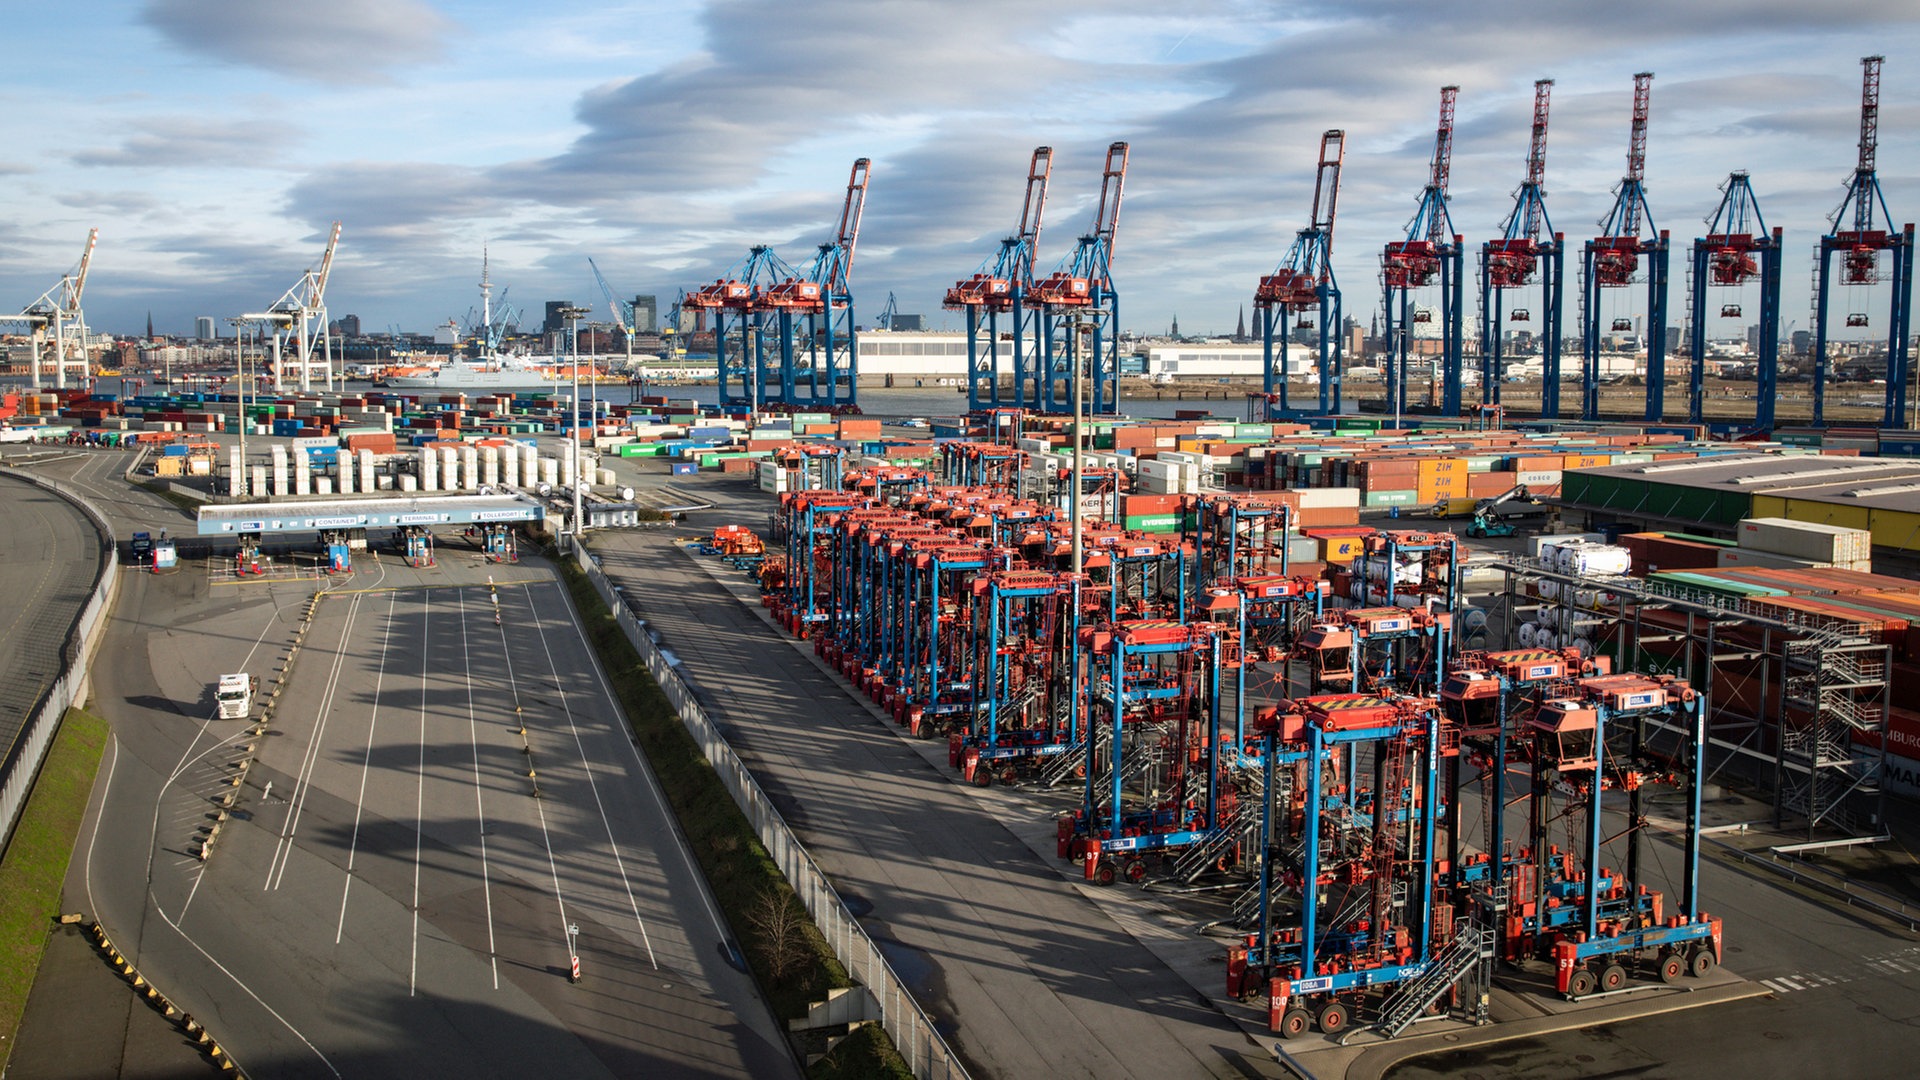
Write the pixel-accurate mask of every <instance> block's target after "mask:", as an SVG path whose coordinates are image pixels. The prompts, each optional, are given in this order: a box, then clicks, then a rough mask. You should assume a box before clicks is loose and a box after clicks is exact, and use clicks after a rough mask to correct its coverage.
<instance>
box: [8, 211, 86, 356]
mask: <svg viewBox="0 0 1920 1080" xmlns="http://www.w3.org/2000/svg"><path fill="white" fill-rule="evenodd" d="M99 239H100V230H99V229H88V230H87V244H86V247H84V248H82V249H81V251H80V262H79V264H78V265H76V266H75V268H74V269H72V270H70V271H68V272H67V273H66V274H65V275H64V276H63V277H61V279H60V281H59V283H58V284H56V285H54V286H53V287H52V288H50V289H48V290H47V291H46V292H43V293H41V294H40V298H39V299H38V300H35V301H34V302H33V303H31V304H28V305H27V306H26V307H25V308H24V309H22V310H21V312H20V313H19V314H18V315H0V323H7V322H18V323H25V324H27V331H28V334H29V336H30V339H31V345H30V348H31V349H32V352H31V353H30V354H29V355H30V356H31V359H30V360H29V361H28V371H29V374H30V375H31V381H32V385H33V388H34V389H35V390H38V389H40V369H41V368H42V367H43V366H44V365H45V363H46V361H45V360H44V359H43V356H44V354H45V352H46V344H47V327H49V326H51V327H53V385H54V387H55V388H57V389H62V390H64V389H66V386H67V368H69V367H78V368H79V371H80V380H81V382H82V383H84V382H85V381H86V377H87V370H88V369H87V346H86V339H85V337H84V336H83V337H82V338H81V340H80V342H79V347H80V356H79V359H77V360H73V359H69V358H68V353H69V351H70V350H69V349H68V345H67V327H68V326H70V325H71V326H75V327H78V328H79V329H80V331H81V333H82V334H83V335H84V334H85V332H86V326H87V320H86V315H85V314H84V313H83V312H82V311H81V310H80V298H81V297H82V296H83V295H84V294H85V293H86V291H87V271H88V269H89V268H91V266H92V265H93V248H94V245H95V244H96V243H98V242H99Z"/></svg>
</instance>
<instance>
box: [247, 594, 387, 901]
mask: <svg viewBox="0 0 1920 1080" xmlns="http://www.w3.org/2000/svg"><path fill="white" fill-rule="evenodd" d="M363 595H364V594H355V595H354V598H353V599H352V601H350V602H349V603H348V604H347V614H346V618H345V620H344V621H343V623H342V624H341V627H340V642H339V644H338V645H336V646H335V647H334V653H333V664H332V665H331V666H330V667H329V668H328V669H327V683H326V686H325V688H324V689H322V690H321V693H320V707H319V714H318V715H317V716H315V717H314V721H313V734H312V735H309V736H308V737H307V749H306V752H305V753H304V754H303V755H302V756H301V758H300V768H299V770H298V771H297V772H296V773H295V774H294V780H293V796H292V797H291V798H289V799H288V800H287V820H286V827H285V829H284V830H283V831H282V832H281V834H280V839H279V841H278V842H276V843H275V844H274V846H273V858H272V859H270V860H268V862H267V882H268V885H263V886H261V888H262V889H263V890H264V889H266V888H268V887H269V886H271V887H272V888H273V889H275V890H278V889H279V888H280V882H281V880H282V879H284V878H285V877H286V876H287V864H288V863H290V862H292V861H293V837H294V834H295V833H297V832H299V831H300V817H301V815H302V814H303V813H305V811H306V808H307V795H308V793H309V792H311V791H312V790H313V773H314V769H315V767H316V766H317V765H318V764H319V762H320V743H321V741H322V740H323V739H325V738H326V733H327V721H328V720H329V719H331V718H332V716H333V702H334V698H335V697H336V696H338V694H339V690H340V672H341V670H342V669H343V668H345V667H346V664H347V643H348V642H350V641H352V640H353V624H354V622H355V620H356V619H357V618H358V617H359V615H360V601H361V599H362V598H363ZM275 863H279V864H280V869H279V871H278V872H277V873H276V872H275V871H274V864H275Z"/></svg>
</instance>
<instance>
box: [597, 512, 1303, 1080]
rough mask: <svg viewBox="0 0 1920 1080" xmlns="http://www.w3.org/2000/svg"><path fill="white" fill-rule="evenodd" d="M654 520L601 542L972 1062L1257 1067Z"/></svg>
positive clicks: (985, 1071)
mask: <svg viewBox="0 0 1920 1080" xmlns="http://www.w3.org/2000/svg"><path fill="white" fill-rule="evenodd" d="M668 540H669V538H668V537H666V536H664V535H658V534H651V533H649V534H639V535H633V534H630V535H624V536H611V535H603V536H602V537H601V538H600V539H599V540H598V541H597V550H598V551H600V552H601V557H602V560H603V565H605V567H606V569H607V571H608V573H609V574H610V575H612V576H613V578H614V579H615V580H616V581H617V582H619V583H621V584H622V586H623V588H624V589H625V590H626V594H627V595H628V596H629V597H630V598H631V599H632V600H633V602H634V603H635V604H636V606H637V607H638V608H639V609H640V611H641V612H642V614H643V615H644V616H645V617H646V618H647V619H648V620H649V622H650V623H651V624H652V625H653V626H654V627H656V628H657V629H659V630H660V632H661V633H662V635H663V640H664V642H665V644H666V645H667V646H668V647H669V648H671V649H673V650H674V652H675V653H676V654H677V655H678V656H679V658H680V660H681V662H682V664H683V665H684V666H685V670H686V673H687V675H688V677H689V678H690V679H691V680H692V681H693V682H694V683H696V684H697V692H698V694H699V695H700V697H701V699H702V700H703V701H704V702H705V703H706V704H707V705H708V707H709V710H710V711H711V712H712V713H713V714H714V715H715V717H716V719H717V720H718V721H719V722H720V723H721V724H722V725H723V726H724V727H725V729H726V731H727V732H728V736H729V738H730V739H731V740H733V742H734V745H735V748H736V749H737V750H739V751H741V753H742V755H743V756H744V757H745V758H746V760H747V762H748V763H749V765H750V766H751V767H752V768H753V770H754V773H755V775H756V776H757V777H758V778H759V779H760V782H761V784H762V785H763V786H764V787H765V788H766V789H767V791H768V792H769V794H770V795H772V796H773V798H774V799H775V801H776V802H777V804H778V805H779V807H780V810H781V812H782V813H783V814H785V815H786V816H787V819H788V821H789V822H790V823H792V824H793V825H794V827H795V828H796V829H797V830H798V831H799V833H800V836H801V839H802V841H803V842H804V843H806V845H807V846H808V849H809V850H810V851H811V852H812V853H813V855H814V857H815V858H816V859H817V860H819V862H820V863H821V865H822V866H823V867H824V868H825V870H826V872H827V874H828V875H829V876H830V877H831V878H832V879H833V880H834V883H835V886H836V888H838V889H839V890H840V891H841V892H842V894H843V895H844V896H846V897H847V899H848V901H849V903H850V904H852V905H854V906H856V908H859V909H864V912H863V914H862V917H861V921H862V924H863V925H864V926H866V928H867V929H868V932H869V933H870V934H872V935H873V936H874V937H875V938H876V939H878V940H879V941H880V942H882V946H883V948H885V949H886V951H887V953H888V959H889V961H890V962H891V963H892V964H893V965H894V967H895V969H896V970H898V971H899V972H900V973H901V975H902V976H903V977H904V978H906V979H907V980H909V982H910V983H912V984H913V985H914V986H915V987H916V989H917V993H918V996H919V997H920V998H921V1001H922V1003H923V1004H924V1005H926V1006H927V1007H928V1009H929V1011H930V1012H931V1013H932V1014H933V1015H934V1016H935V1017H936V1019H937V1020H938V1021H939V1022H940V1023H941V1024H942V1026H943V1028H945V1029H946V1030H947V1031H948V1034H949V1041H950V1042H952V1043H953V1044H954V1046H955V1048H956V1050H958V1052H959V1053H960V1054H961V1055H962V1057H963V1058H964V1059H965V1060H966V1061H967V1064H968V1067H969V1069H970V1070H973V1071H974V1072H975V1073H976V1074H977V1075H980V1076H994V1077H1008V1078H1012V1077H1026V1076H1102V1077H1116V1076H1135V1077H1154V1078H1166V1077H1200V1076H1240V1075H1270V1074H1272V1070H1273V1068H1274V1066H1273V1065H1272V1063H1271V1061H1261V1060H1259V1058H1260V1051H1259V1049H1258V1048H1257V1047H1256V1046H1254V1045H1253V1044H1252V1043H1251V1042H1249V1040H1248V1039H1247V1038H1246V1036H1245V1035H1243V1034H1242V1033H1241V1032H1240V1031H1239V1030H1238V1029H1237V1028H1236V1027H1235V1026H1234V1025H1232V1024H1231V1023H1230V1022H1229V1021H1228V1020H1227V1019H1226V1018H1225V1017H1224V1016H1222V1015H1221V1014H1220V1013H1219V1012H1218V1011H1217V1010H1215V1009H1213V1008H1212V1007H1211V1006H1209V1005H1207V1004H1205V1003H1203V1002H1201V1001H1200V1000H1199V999H1198V996H1197V995H1196V994H1194V993H1193V992H1192V990H1191V989H1189V988H1187V986H1186V983H1185V982H1184V981H1183V980H1182V979H1181V978H1180V977H1179V976H1178V975H1177V974H1175V973H1174V972H1172V971H1171V970H1169V969H1168V968H1167V967H1166V966H1165V965H1164V964H1163V963H1161V962H1160V960H1158V959H1157V958H1156V957H1155V956H1154V955H1153V954H1152V953H1151V952H1149V951H1148V950H1147V949H1146V948H1145V947H1143V946H1142V945H1140V944H1139V943H1138V942H1137V941H1135V940H1134V939H1133V937H1131V936H1130V935H1129V934H1128V933H1127V932H1126V931H1125V930H1124V929H1122V928H1121V927H1120V926H1119V925H1118V924H1117V923H1115V922H1114V921H1113V920H1112V919H1111V918H1110V917H1109V916H1107V915H1106V914H1105V913H1103V912H1102V911H1101V910H1100V908H1098V907H1097V906H1095V905H1094V904H1092V903H1090V902H1088V900H1087V899H1086V898H1085V897H1083V896H1081V895H1080V894H1079V893H1078V891H1077V890H1076V888H1075V887H1074V886H1073V885H1072V884H1071V883H1069V882H1067V881H1066V880H1064V879H1063V878H1062V877H1061V876H1060V874H1059V873H1058V871H1057V870H1056V869H1055V868H1053V867H1050V866H1046V865H1044V864H1043V863H1042V862H1041V861H1040V860H1039V859H1037V858H1036V857H1035V856H1034V854H1033V853H1032V851H1031V850H1030V849H1029V848H1028V847H1027V846H1026V845H1025V844H1024V843H1023V842H1022V841H1021V840H1020V839H1019V838H1018V837H1016V836H1015V835H1014V834H1013V833H1012V832H1010V831H1009V830H1008V829H1007V828H1006V827H1005V826H1003V825H1002V824H1001V823H1000V822H999V821H998V820H996V819H995V817H994V812H993V810H992V809H991V808H990V807H989V806H988V805H986V804H983V802H982V799H981V795H980V793H978V792H976V791H975V790H973V789H970V788H964V787H961V786H960V785H957V784H955V783H953V782H952V781H950V780H949V779H948V777H947V776H946V775H944V774H942V773H941V772H939V771H938V770H936V769H935V768H933V767H932V766H929V765H928V764H927V763H926V761H925V760H924V759H922V758H921V757H920V756H919V755H917V754H916V753H914V752H913V750H912V749H911V748H910V747H908V746H907V745H905V744H904V743H903V742H902V741H901V740H900V738H899V737H898V736H897V735H896V734H895V733H894V732H893V731H892V730H891V729H890V728H887V727H884V726H882V725H881V724H880V723H879V722H878V721H876V720H875V719H873V718H872V717H871V715H870V714H869V713H868V712H867V711H866V710H865V709H864V708H863V707H862V706H861V705H860V704H859V703H858V702H856V701H854V700H853V699H852V698H850V697H849V696H848V695H847V694H846V693H845V692H843V691H842V690H841V689H840V688H839V687H838V686H837V685H836V684H835V683H834V682H833V681H832V680H831V679H830V678H828V677H827V676H826V675H825V674H824V673H823V672H821V670H820V669H819V668H818V667H816V666H815V665H814V664H813V663H812V662H811V659H810V658H809V657H808V656H807V655H805V654H803V653H802V652H801V651H799V650H796V649H794V648H792V647H791V645H790V644H788V643H786V642H783V641H780V640H779V639H777V638H776V637H775V636H774V634H773V631H771V630H770V629H769V628H768V627H767V626H766V624H764V623H763V622H762V621H761V620H760V619H759V617H758V616H757V614H756V613H755V612H754V611H753V610H751V609H749V608H746V607H744V606H742V605H740V604H739V603H737V602H736V601H735V600H734V599H733V598H732V597H731V596H730V595H729V594H728V593H727V592H726V591H725V590H724V589H723V588H721V587H720V586H719V585H718V584H717V583H716V582H714V581H713V580H712V579H711V578H710V577H709V576H708V575H707V574H706V573H705V572H704V571H703V570H702V569H701V568H699V567H698V566H697V565H695V563H694V562H693V560H691V559H689V558H687V556H685V555H684V554H682V553H681V552H679V551H678V550H676V549H674V548H673V547H671V546H670V544H669V543H668Z"/></svg>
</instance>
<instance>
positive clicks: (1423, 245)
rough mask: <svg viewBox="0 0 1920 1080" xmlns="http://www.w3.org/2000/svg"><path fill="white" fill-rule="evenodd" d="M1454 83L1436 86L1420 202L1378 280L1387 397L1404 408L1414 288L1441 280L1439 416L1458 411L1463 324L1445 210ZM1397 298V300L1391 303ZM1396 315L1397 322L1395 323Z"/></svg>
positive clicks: (1460, 279) (1455, 251)
mask: <svg viewBox="0 0 1920 1080" xmlns="http://www.w3.org/2000/svg"><path fill="white" fill-rule="evenodd" d="M1459 93H1460V88H1459V87H1457V86H1443V87H1441V88H1440V125H1439V128H1438V130H1437V131H1436V132H1435V134H1434V139H1433V164H1432V168H1431V170H1430V172H1429V174H1428V178H1427V186H1426V189H1425V190H1424V191H1422V192H1421V194H1420V207H1419V209H1417V210H1415V211H1414V214H1413V220H1412V221H1410V222H1408V223H1407V238H1406V239H1405V240H1395V241H1391V242H1390V243H1388V244H1387V247H1386V250H1385V252H1383V253H1382V255H1381V257H1380V284H1381V286H1382V291H1383V296H1384V302H1385V306H1386V314H1387V317H1386V324H1385V326H1386V338H1387V349H1388V352H1389V355H1388V360H1387V400H1388V401H1389V402H1390V403H1393V404H1395V405H1397V406H1398V407H1397V408H1396V409H1395V410H1394V411H1395V413H1396V415H1397V414H1399V413H1401V412H1404V411H1405V410H1406V404H1407V386H1406V379H1407V362H1408V359H1409V355H1408V354H1409V352H1410V351H1411V348H1412V338H1413V325H1412V324H1413V323H1414V322H1417V321H1418V318H1417V316H1416V315H1415V313H1414V311H1413V291H1414V290H1415V289H1421V288H1425V287H1427V286H1428V285H1430V284H1432V283H1433V281H1434V279H1435V278H1436V277H1438V278H1439V285H1440V342H1441V346H1440V357H1441V361H1440V369H1441V387H1440V415H1442V416H1459V415H1460V382H1461V374H1462V372H1461V357H1462V355H1463V352H1464V350H1463V348H1462V346H1463V344H1464V334H1463V327H1464V325H1465V303H1464V296H1465V286H1464V283H1465V280H1466V274H1465V267H1464V265H1463V260H1462V258H1461V255H1462V252H1463V251H1464V250H1465V238H1464V237H1462V236H1461V235H1460V234H1458V233H1456V232H1454V231H1453V215H1452V214H1451V213H1449V212H1448V210H1447V179H1448V177H1449V175H1450V174H1451V172H1452V168H1453V110H1454V101H1455V99H1456V98H1457V97H1458V96H1459ZM1396 300H1397V303H1396ZM1396 320H1397V327H1396Z"/></svg>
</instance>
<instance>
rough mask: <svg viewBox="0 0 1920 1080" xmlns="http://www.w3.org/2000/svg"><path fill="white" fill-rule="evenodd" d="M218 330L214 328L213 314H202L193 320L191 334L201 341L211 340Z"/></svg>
mask: <svg viewBox="0 0 1920 1080" xmlns="http://www.w3.org/2000/svg"><path fill="white" fill-rule="evenodd" d="M219 335H220V332H219V331H218V330H217V329H215V328H214V323H213V316H211V315H202V316H200V317H199V318H197V319H195V320H193V336H194V337H196V338H198V339H200V340H201V341H212V340H213V339H214V338H216V337H218V336H219Z"/></svg>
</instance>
